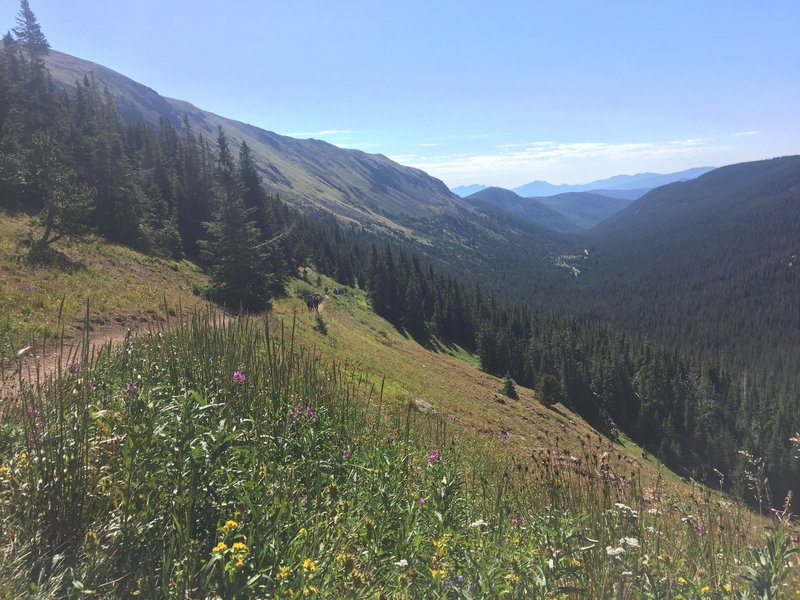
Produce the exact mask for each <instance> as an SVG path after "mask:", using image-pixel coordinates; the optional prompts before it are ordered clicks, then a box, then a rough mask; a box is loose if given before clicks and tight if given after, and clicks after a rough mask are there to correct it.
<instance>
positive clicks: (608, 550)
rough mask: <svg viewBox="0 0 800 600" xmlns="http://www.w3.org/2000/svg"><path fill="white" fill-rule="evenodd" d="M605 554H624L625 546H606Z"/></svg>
mask: <svg viewBox="0 0 800 600" xmlns="http://www.w3.org/2000/svg"><path fill="white" fill-rule="evenodd" d="M606 554H608V555H609V556H622V555H623V554H625V548H612V547H611V546H606Z"/></svg>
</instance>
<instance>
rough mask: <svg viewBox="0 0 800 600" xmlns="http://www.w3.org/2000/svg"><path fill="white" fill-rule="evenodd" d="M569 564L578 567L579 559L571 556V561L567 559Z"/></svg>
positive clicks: (579, 564)
mask: <svg viewBox="0 0 800 600" xmlns="http://www.w3.org/2000/svg"><path fill="white" fill-rule="evenodd" d="M569 564H571V565H572V566H573V567H580V566H581V561H579V560H578V559H577V558H573V559H572V560H571V561H569Z"/></svg>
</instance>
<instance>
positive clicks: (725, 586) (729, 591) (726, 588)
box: [722, 583, 733, 594]
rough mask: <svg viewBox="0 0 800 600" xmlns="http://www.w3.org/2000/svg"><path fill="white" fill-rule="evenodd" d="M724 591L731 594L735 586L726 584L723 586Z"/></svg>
mask: <svg viewBox="0 0 800 600" xmlns="http://www.w3.org/2000/svg"><path fill="white" fill-rule="evenodd" d="M722 589H723V590H725V591H726V592H728V593H729V594H730V593H731V592H732V591H733V586H732V585H731V584H730V583H726V584H725V585H723V586H722Z"/></svg>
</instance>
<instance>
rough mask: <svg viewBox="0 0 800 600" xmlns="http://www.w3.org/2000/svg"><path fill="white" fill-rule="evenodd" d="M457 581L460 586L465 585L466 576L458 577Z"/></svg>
mask: <svg viewBox="0 0 800 600" xmlns="http://www.w3.org/2000/svg"><path fill="white" fill-rule="evenodd" d="M456 581H457V582H458V585H461V584H462V583H464V576H463V575H459V576H458V577H456Z"/></svg>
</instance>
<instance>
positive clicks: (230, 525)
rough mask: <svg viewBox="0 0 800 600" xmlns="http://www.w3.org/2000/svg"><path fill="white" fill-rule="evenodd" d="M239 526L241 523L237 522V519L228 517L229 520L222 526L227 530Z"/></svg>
mask: <svg viewBox="0 0 800 600" xmlns="http://www.w3.org/2000/svg"><path fill="white" fill-rule="evenodd" d="M238 526H239V523H237V522H236V521H234V520H233V519H228V520H227V521H225V525H223V526H222V528H223V529H224V530H225V531H233V530H234V529H236V528H237V527H238Z"/></svg>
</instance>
